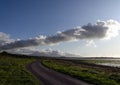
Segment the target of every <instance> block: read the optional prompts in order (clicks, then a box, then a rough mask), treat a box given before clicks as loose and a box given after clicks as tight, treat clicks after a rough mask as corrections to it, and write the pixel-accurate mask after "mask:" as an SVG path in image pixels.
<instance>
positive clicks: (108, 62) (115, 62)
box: [96, 59, 120, 67]
mask: <svg viewBox="0 0 120 85" xmlns="http://www.w3.org/2000/svg"><path fill="white" fill-rule="evenodd" d="M101 61H102V62H101ZM96 64H99V65H105V66H111V67H120V59H101V60H99V62H98V63H96Z"/></svg>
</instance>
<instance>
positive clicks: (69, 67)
mask: <svg viewBox="0 0 120 85" xmlns="http://www.w3.org/2000/svg"><path fill="white" fill-rule="evenodd" d="M42 64H43V65H45V66H47V67H49V68H51V69H54V70H56V71H58V72H62V73H64V74H68V75H70V76H72V77H75V78H77V79H80V80H84V81H87V82H90V83H93V84H95V85H120V72H116V71H115V72H114V71H110V69H107V68H103V67H95V68H94V67H93V65H92V66H89V65H87V64H86V65H85V64H75V63H73V62H70V61H62V60H49V59H47V60H42Z"/></svg>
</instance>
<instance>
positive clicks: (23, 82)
mask: <svg viewBox="0 0 120 85" xmlns="http://www.w3.org/2000/svg"><path fill="white" fill-rule="evenodd" d="M33 61H35V59H34V58H25V57H24V58H21V57H17V55H16V57H15V56H14V57H13V56H12V55H8V54H0V85H39V83H38V81H37V79H35V77H34V76H33V75H31V74H30V73H29V72H28V71H27V70H26V68H25V65H26V64H27V63H30V62H33Z"/></svg>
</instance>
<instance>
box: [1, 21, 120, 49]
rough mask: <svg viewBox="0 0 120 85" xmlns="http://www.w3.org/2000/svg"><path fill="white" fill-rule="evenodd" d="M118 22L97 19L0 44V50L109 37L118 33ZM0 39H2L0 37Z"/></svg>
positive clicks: (119, 27) (119, 26) (119, 25)
mask: <svg viewBox="0 0 120 85" xmlns="http://www.w3.org/2000/svg"><path fill="white" fill-rule="evenodd" d="M119 30H120V23H119V22H117V21H115V20H108V21H97V22H96V23H95V24H91V23H89V24H87V25H84V26H79V27H76V28H73V29H70V30H67V31H63V32H60V31H59V32H57V33H56V34H55V35H52V36H39V37H36V38H34V39H28V40H17V41H14V42H12V43H7V44H6V43H5V44H3V42H2V44H1V42H0V45H1V46H0V50H8V49H13V48H21V47H29V46H37V45H54V44H57V43H60V42H65V41H75V40H81V39H84V40H87V41H88V40H93V39H111V38H112V37H116V36H117V35H118V31H119ZM1 40H2V39H1Z"/></svg>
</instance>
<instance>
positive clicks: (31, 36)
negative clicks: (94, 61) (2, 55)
mask: <svg viewBox="0 0 120 85" xmlns="http://www.w3.org/2000/svg"><path fill="white" fill-rule="evenodd" d="M119 9H120V0H0V50H11V51H13V50H14V49H17V50H21V49H22V50H23V49H24V48H25V47H28V49H32V51H33V50H37V51H38V50H39V51H41V50H46V49H47V51H48V49H49V51H51V50H52V52H53V51H54V52H57V51H60V52H65V53H72V54H77V55H81V56H95V57H96V56H100V57H105V56H110V57H111V56H116V57H118V56H120V52H119V51H120V44H119V43H120V39H119V37H120V35H119V29H120V28H119V27H120V26H119V22H120V10H119ZM88 23H89V24H88ZM90 23H91V24H90ZM98 23H99V24H98ZM109 23H110V24H109ZM113 25H114V26H113ZM111 26H113V27H111ZM94 28H95V29H94ZM109 28H110V30H111V28H112V33H111V34H109V35H108V31H109ZM114 28H115V29H114ZM84 31H85V32H84ZM63 35H64V36H63ZM78 35H79V36H78ZM66 36H67V37H66ZM108 36H109V37H108ZM78 37H79V38H78ZM38 40H39V41H38ZM30 42H32V43H30ZM21 43H22V45H21ZM23 44H24V45H23ZM18 45H19V46H18ZM6 48H7V49H6ZM25 49H26V50H27V48H25ZM22 52H23V51H22ZM45 52H46V51H45Z"/></svg>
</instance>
